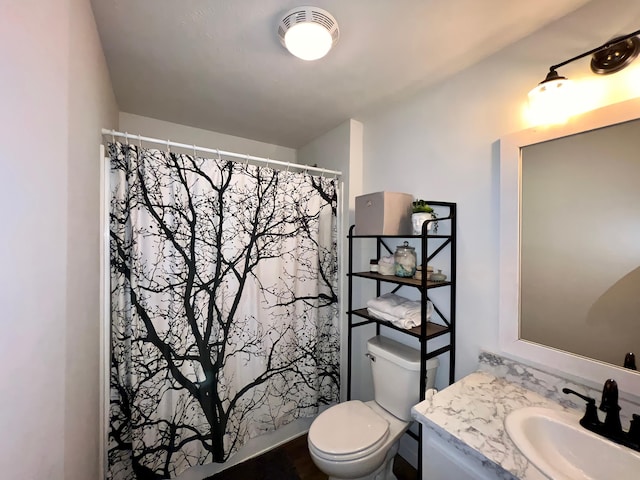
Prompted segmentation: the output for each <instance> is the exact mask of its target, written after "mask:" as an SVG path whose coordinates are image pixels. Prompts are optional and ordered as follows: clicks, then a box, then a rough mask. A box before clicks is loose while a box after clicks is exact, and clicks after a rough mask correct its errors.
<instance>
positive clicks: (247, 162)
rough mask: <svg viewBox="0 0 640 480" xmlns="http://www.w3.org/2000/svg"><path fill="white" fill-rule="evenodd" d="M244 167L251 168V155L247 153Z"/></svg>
mask: <svg viewBox="0 0 640 480" xmlns="http://www.w3.org/2000/svg"><path fill="white" fill-rule="evenodd" d="M244 166H245V167H248V166H249V154H248V153H247V155H246V158H245V160H244Z"/></svg>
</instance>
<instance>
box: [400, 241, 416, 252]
mask: <svg viewBox="0 0 640 480" xmlns="http://www.w3.org/2000/svg"><path fill="white" fill-rule="evenodd" d="M396 250H415V248H414V247H412V246H411V245H409V242H407V241H405V242H404V244H402V245H398V246H397V247H396Z"/></svg>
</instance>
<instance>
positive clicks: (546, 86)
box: [529, 30, 640, 103]
mask: <svg viewBox="0 0 640 480" xmlns="http://www.w3.org/2000/svg"><path fill="white" fill-rule="evenodd" d="M638 35H640V30H636V31H635V32H633V33H630V34H628V35H623V36H620V37H616V38H613V39H611V40H609V41H608V42H607V43H605V44H603V45H600V46H599V47H596V48H594V49H591V50H589V51H587V52H584V53H581V54H580V55H576V56H575V57H572V58H570V59H569V60H565V61H564V62H561V63H558V64H557V65H552V66H551V67H549V73H548V74H547V76H546V78H545V79H544V80H543V81H542V82H540V83H539V84H538V85H537V86H536V87H535V88H533V90H531V91H530V92H529V103H533V102H539V101H540V100H541V98H542V97H543V96H544V97H545V98H549V97H558V96H559V95H562V94H564V92H565V91H566V90H567V89H568V86H569V85H570V83H569V80H567V78H566V77H563V76H561V75H559V74H558V68H560V67H563V66H565V65H567V64H569V63H571V62H573V61H575V60H578V59H580V58H583V57H586V56H587V55H593V56H592V57H591V71H592V72H594V73H597V74H599V75H608V74H610V73H615V72H619V71H620V70H622V69H623V68H625V67H626V66H627V65H629V64H630V63H631V62H632V61H633V60H634V59H635V58H636V57H637V56H638V53H640V39H639V38H638ZM549 100H551V99H550V98H549ZM545 103H546V100H545Z"/></svg>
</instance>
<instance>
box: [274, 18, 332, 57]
mask: <svg viewBox="0 0 640 480" xmlns="http://www.w3.org/2000/svg"><path fill="white" fill-rule="evenodd" d="M278 36H279V37H280V41H281V42H282V44H283V45H284V46H285V47H286V48H287V50H289V52H290V53H291V54H292V55H295V56H296V57H298V58H301V59H302V60H317V59H319V58H322V57H324V56H325V55H326V54H327V53H328V52H329V50H331V47H333V46H334V45H335V44H336V43H337V41H338V38H339V37H340V30H339V29H338V22H337V21H336V19H335V18H333V15H331V14H330V13H329V12H327V11H326V10H323V9H321V8H317V7H297V8H293V9H291V10H289V11H288V12H287V13H285V15H284V17H283V18H282V20H280V24H279V25H278Z"/></svg>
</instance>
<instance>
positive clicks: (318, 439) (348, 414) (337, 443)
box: [309, 400, 389, 456]
mask: <svg viewBox="0 0 640 480" xmlns="http://www.w3.org/2000/svg"><path fill="white" fill-rule="evenodd" d="M388 432H389V423H388V422H387V421H386V420H385V419H384V418H382V417H380V416H379V415H378V414H377V413H376V412H374V411H373V410H372V409H370V408H369V407H368V406H367V405H365V404H364V403H363V402H361V401H360V400H351V401H348V402H344V403H340V404H338V405H335V406H333V407H331V408H329V409H328V410H325V411H324V412H322V413H321V414H320V415H318V417H317V418H316V419H315V420H314V421H313V423H312V424H311V427H310V428H309V442H310V443H312V444H313V446H314V447H315V448H316V449H317V450H319V451H320V452H323V453H325V454H327V455H330V456H336V455H337V456H341V455H349V456H351V455H353V454H354V453H361V454H362V455H365V454H367V453H368V452H369V451H371V450H375V449H376V448H377V447H378V445H379V444H380V443H382V442H384V440H385V439H386V438H387V435H388Z"/></svg>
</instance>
